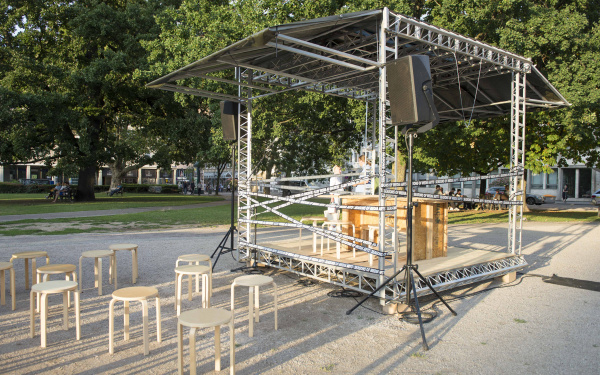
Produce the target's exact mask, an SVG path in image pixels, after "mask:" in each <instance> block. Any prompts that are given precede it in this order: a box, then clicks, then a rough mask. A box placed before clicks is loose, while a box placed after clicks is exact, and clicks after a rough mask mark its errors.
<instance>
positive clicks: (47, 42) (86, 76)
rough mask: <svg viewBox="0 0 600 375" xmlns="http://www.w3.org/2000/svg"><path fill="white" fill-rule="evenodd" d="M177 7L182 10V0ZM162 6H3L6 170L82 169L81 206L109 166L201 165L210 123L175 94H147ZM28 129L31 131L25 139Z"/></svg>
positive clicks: (90, 2) (88, 1) (117, 170)
mask: <svg viewBox="0 0 600 375" xmlns="http://www.w3.org/2000/svg"><path fill="white" fill-rule="evenodd" d="M175 3H176V2H175ZM170 5H172V4H171V3H169V2H166V3H165V2H159V1H141V0H140V1H117V0H113V1H98V0H84V1H78V2H72V3H64V2H58V1H41V2H37V3H29V2H27V3H22V4H21V6H15V5H11V4H7V3H6V2H3V8H5V9H7V10H6V11H4V13H3V16H4V17H2V19H1V20H2V28H1V30H0V32H1V36H0V38H1V49H0V51H1V52H0V54H1V56H3V57H6V59H3V61H6V64H3V65H2V67H0V82H1V83H2V87H3V88H4V91H3V92H2V93H1V94H2V95H3V96H8V97H11V98H12V99H13V100H12V101H11V102H10V103H6V102H4V101H3V102H2V104H0V106H2V110H3V111H5V112H19V111H20V112H23V113H21V114H20V115H19V116H15V118H14V120H16V121H12V122H10V123H9V122H4V121H3V122H2V123H1V124H2V128H1V129H0V137H2V138H3V139H13V140H14V139H17V138H19V139H20V140H21V141H20V142H17V143H15V144H14V145H13V146H12V148H3V149H2V154H0V157H1V158H2V161H4V162H11V161H13V160H15V159H16V158H19V159H21V160H23V159H22V158H23V157H27V156H29V157H28V158H26V159H25V160H46V161H47V162H48V163H50V162H52V161H56V160H59V161H60V162H61V163H65V164H72V165H76V166H77V167H78V168H79V184H78V191H77V199H79V200H93V199H94V193H93V185H94V182H95V177H96V172H97V169H98V168H99V166H100V165H102V164H109V165H110V166H111V168H112V169H113V170H114V176H115V177H117V179H118V177H119V176H120V175H122V174H123V173H124V172H126V171H127V170H128V169H132V168H138V167H139V166H140V165H143V164H147V163H150V162H156V163H158V164H159V166H162V167H168V166H170V164H171V162H173V161H182V162H190V161H192V159H193V157H194V155H195V153H196V151H197V148H198V147H200V146H201V145H202V142H203V137H202V135H203V134H206V129H205V126H206V125H207V121H206V120H205V119H203V116H202V114H201V113H198V111H197V110H194V109H191V110H190V109H186V108H185V107H183V106H182V105H180V104H178V103H177V102H176V101H175V100H174V99H173V96H172V95H168V94H166V93H162V92H160V91H156V90H148V89H145V88H144V84H145V83H147V82H148V81H149V80H150V77H151V76H150V75H149V71H148V69H147V68H146V66H147V51H146V49H145V48H144V47H143V44H144V43H146V42H148V41H151V40H153V39H155V38H156V37H157V33H158V31H159V29H158V27H157V25H156V22H155V18H154V15H155V14H156V13H158V12H159V11H160V10H161V9H163V8H164V7H167V6H170ZM24 131H27V132H29V133H28V134H27V136H26V137H22V133H23V132H24Z"/></svg>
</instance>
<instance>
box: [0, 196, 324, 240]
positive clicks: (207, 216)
mask: <svg viewBox="0 0 600 375" xmlns="http://www.w3.org/2000/svg"><path fill="white" fill-rule="evenodd" d="M320 201H321V202H329V200H323V199H321V200H320ZM193 203H200V202H193ZM65 204H66V203H65ZM184 204H186V203H184ZM236 209H237V207H236ZM323 211H324V210H323V207H317V206H305V205H292V206H288V207H285V208H283V209H281V212H282V213H284V214H286V215H289V216H291V217H293V218H295V219H297V220H299V219H300V218H301V217H302V216H314V215H322V214H323ZM230 214H231V206H230V205H228V204H226V205H222V206H216V207H200V208H190V209H181V210H169V209H166V208H165V209H162V210H156V211H149V212H141V213H135V214H122V215H109V216H97V217H82V218H69V219H52V221H51V222H52V223H53V224H63V225H61V227H62V228H61V229H58V230H56V229H53V230H51V231H48V230H45V229H44V226H43V223H45V222H49V221H48V220H19V221H10V222H5V223H0V235H4V236H17V235H27V234H41V235H49V234H70V233H89V232H99V231H104V232H106V231H114V230H126V229H128V228H130V229H132V228H135V229H159V228H169V227H174V226H178V225H185V226H196V227H206V226H215V225H226V224H229V223H230V220H231V216H230ZM258 220H267V221H284V220H283V219H282V218H280V217H279V216H277V215H275V214H272V213H264V214H261V215H259V216H258Z"/></svg>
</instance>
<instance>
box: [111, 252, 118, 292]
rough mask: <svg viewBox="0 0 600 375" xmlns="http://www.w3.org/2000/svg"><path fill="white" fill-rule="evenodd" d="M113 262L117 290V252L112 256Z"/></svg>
mask: <svg viewBox="0 0 600 375" xmlns="http://www.w3.org/2000/svg"><path fill="white" fill-rule="evenodd" d="M112 263H113V267H114V268H113V277H114V278H115V290H117V288H118V287H117V253H114V254H113V256H112Z"/></svg>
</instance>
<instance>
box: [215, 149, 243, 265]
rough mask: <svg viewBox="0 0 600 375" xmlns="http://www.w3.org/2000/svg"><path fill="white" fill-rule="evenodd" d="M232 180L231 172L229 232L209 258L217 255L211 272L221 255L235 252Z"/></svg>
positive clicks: (232, 154)
mask: <svg viewBox="0 0 600 375" xmlns="http://www.w3.org/2000/svg"><path fill="white" fill-rule="evenodd" d="M231 170H232V171H235V142H232V143H231ZM234 178H235V172H232V176H231V225H230V226H229V230H228V231H227V233H225V236H223V239H222V240H221V242H219V245H218V246H217V248H216V249H215V251H214V252H213V253H212V255H211V256H210V257H211V258H213V257H214V256H215V254H216V255H217V259H215V261H214V262H213V266H212V269H213V270H214V269H215V266H216V265H217V262H218V261H219V257H220V256H221V254H227V253H230V252H232V251H235V247H234V246H233V239H234V237H235V232H237V228H236V227H235V222H234V218H235V215H234V212H235V209H234V206H235V189H236V188H237V187H236V186H235V184H234ZM227 240H230V245H229V247H227Z"/></svg>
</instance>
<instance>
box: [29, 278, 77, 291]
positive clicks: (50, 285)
mask: <svg viewBox="0 0 600 375" xmlns="http://www.w3.org/2000/svg"><path fill="white" fill-rule="evenodd" d="M77 285H78V284H77V282H76V281H70V280H53V281H44V282H43V283H39V284H35V285H33V286H32V287H31V290H32V291H33V292H37V293H62V292H65V291H67V290H70V289H73V288H77Z"/></svg>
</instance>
